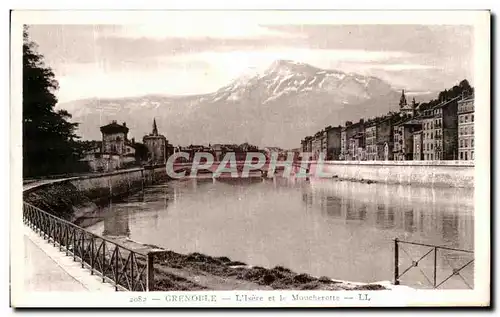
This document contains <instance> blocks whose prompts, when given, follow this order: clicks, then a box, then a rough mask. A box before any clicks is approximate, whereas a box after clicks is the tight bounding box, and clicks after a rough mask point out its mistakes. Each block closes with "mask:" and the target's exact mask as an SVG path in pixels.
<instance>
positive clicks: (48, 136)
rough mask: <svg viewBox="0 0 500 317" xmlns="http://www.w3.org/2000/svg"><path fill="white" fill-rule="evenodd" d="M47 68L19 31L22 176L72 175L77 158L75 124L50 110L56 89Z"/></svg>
mask: <svg viewBox="0 0 500 317" xmlns="http://www.w3.org/2000/svg"><path fill="white" fill-rule="evenodd" d="M58 87H59V86H58V82H57V80H56V79H55V76H54V73H53V71H52V69H51V68H49V67H47V66H45V64H44V57H43V56H42V55H41V54H39V53H38V52H37V45H36V43H34V42H33V41H31V40H30V38H29V36H28V28H27V27H25V28H24V30H23V173H24V176H40V175H48V174H55V173H65V172H72V170H71V166H72V163H75V162H76V161H77V158H78V154H79V153H78V151H77V148H78V147H77V146H76V144H75V140H76V139H78V138H79V137H78V136H77V135H76V134H75V130H76V128H77V126H78V124H77V123H72V122H69V121H68V119H70V118H71V114H70V113H68V112H67V111H66V110H58V111H56V110H55V109H54V107H55V105H56V103H57V98H56V96H55V95H54V92H55V91H56V90H57V89H58Z"/></svg>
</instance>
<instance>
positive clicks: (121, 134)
mask: <svg viewBox="0 0 500 317" xmlns="http://www.w3.org/2000/svg"><path fill="white" fill-rule="evenodd" d="M100 130H101V134H102V153H106V154H117V155H123V154H125V144H126V142H127V134H128V131H129V130H128V128H127V124H126V123H125V122H124V123H123V124H122V125H120V124H118V123H116V120H113V121H112V122H111V123H110V124H108V125H105V126H102V127H101V128H100Z"/></svg>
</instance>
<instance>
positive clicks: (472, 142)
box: [470, 139, 474, 147]
mask: <svg viewBox="0 0 500 317" xmlns="http://www.w3.org/2000/svg"><path fill="white" fill-rule="evenodd" d="M470 147H474V139H471V140H470Z"/></svg>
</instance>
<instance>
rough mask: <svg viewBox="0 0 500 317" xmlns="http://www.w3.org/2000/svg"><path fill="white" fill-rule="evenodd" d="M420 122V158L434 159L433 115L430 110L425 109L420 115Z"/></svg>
mask: <svg viewBox="0 0 500 317" xmlns="http://www.w3.org/2000/svg"><path fill="white" fill-rule="evenodd" d="M420 122H422V135H421V139H422V149H421V154H422V160H424V161H432V160H434V159H435V157H436V154H435V150H436V149H435V144H434V124H435V121H434V115H433V112H432V110H428V111H426V112H425V113H424V114H423V115H422V116H421V117H420Z"/></svg>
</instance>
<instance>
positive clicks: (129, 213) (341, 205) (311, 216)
mask: <svg viewBox="0 0 500 317" xmlns="http://www.w3.org/2000/svg"><path fill="white" fill-rule="evenodd" d="M473 196H474V191H473V189H459V188H429V187H412V186H398V185H386V184H365V183H355V182H346V181H344V182H342V181H336V180H332V179H317V180H315V179H311V180H305V179H293V178H275V179H260V178H247V179H219V180H216V181H213V180H212V179H211V178H210V179H197V180H196V179H186V180H177V181H173V182H170V183H168V184H165V185H160V186H154V187H151V188H146V189H145V190H144V191H142V192H140V193H138V194H135V195H133V196H130V197H128V198H126V199H125V200H122V201H116V202H112V203H110V204H109V206H107V207H104V208H103V209H102V210H101V215H102V217H103V221H100V222H98V223H96V224H94V225H92V226H91V227H89V229H90V230H91V231H93V232H95V233H97V234H101V235H110V236H128V237H130V238H131V239H133V240H135V241H138V242H142V243H149V244H155V245H159V246H161V247H164V248H167V249H170V250H173V251H176V252H181V253H190V252H200V253H204V254H207V255H211V256H227V257H229V258H231V259H232V260H238V261H242V262H245V263H248V264H252V265H259V266H264V267H274V266H276V265H282V266H284V267H288V268H290V269H292V270H294V271H296V272H299V273H309V274H311V275H314V276H322V275H326V276H329V277H331V278H335V279H342V280H349V281H359V282H376V281H381V280H393V276H394V275H393V271H394V241H393V239H394V238H399V239H402V240H405V241H410V242H419V243H428V244H434V245H441V246H447V247H452V248H458V249H466V250H473V249H474V202H473ZM430 250H431V249H430V248H428V247H422V246H414V245H408V244H402V245H401V246H400V248H399V257H400V258H399V263H400V269H399V270H400V273H403V271H404V270H405V269H406V268H407V267H409V266H411V265H412V264H414V262H412V261H417V260H418V259H419V258H420V257H422V256H423V255H425V254H426V253H427V252H428V251H430ZM471 259H473V255H471V254H467V253H462V252H458V251H447V250H438V252H437V258H436V264H437V270H436V281H437V284H439V283H440V282H442V281H443V280H444V279H445V278H447V277H448V276H449V275H450V274H451V273H452V272H453V271H452V270H453V268H455V269H456V268H460V267H461V266H463V265H465V264H466V263H467V262H468V261H470V260H471ZM433 264H434V252H430V253H429V254H428V255H427V256H426V257H424V258H423V259H422V260H421V261H419V262H418V265H417V266H416V267H413V268H411V269H410V270H409V271H408V272H406V273H405V274H404V275H403V277H402V278H401V283H402V284H406V285H410V286H414V287H419V288H428V287H429V286H430V285H431V284H432V283H433V274H434V273H433V272H434V271H433V270H434V269H433V268H434V265H433ZM460 273H461V274H460V275H455V276H453V277H452V278H450V279H449V280H447V281H446V282H445V283H444V284H442V285H441V286H440V287H439V288H467V285H469V286H473V265H468V266H466V267H465V268H464V269H463V270H462V271H461V272H460Z"/></svg>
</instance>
